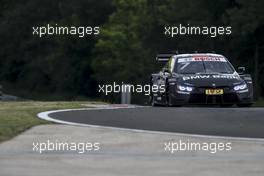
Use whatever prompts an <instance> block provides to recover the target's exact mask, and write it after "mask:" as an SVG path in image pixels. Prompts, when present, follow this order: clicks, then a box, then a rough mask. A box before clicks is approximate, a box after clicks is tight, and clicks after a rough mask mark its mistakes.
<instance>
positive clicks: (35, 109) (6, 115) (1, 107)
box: [0, 101, 91, 142]
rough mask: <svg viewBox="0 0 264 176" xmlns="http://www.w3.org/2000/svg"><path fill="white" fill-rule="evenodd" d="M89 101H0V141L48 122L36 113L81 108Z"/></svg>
mask: <svg viewBox="0 0 264 176" xmlns="http://www.w3.org/2000/svg"><path fill="white" fill-rule="evenodd" d="M86 103H91V102H37V101H25V102H0V142H2V141H5V140H8V139H10V138H12V137H14V136H16V135H17V134H19V133H21V132H23V131H25V130H27V129H29V128H31V127H33V126H35V125H40V124H48V123H49V122H47V121H44V120H40V119H38V118H37V117H36V114H37V113H39V112H43V111H48V110H56V109H67V108H81V107H84V106H83V105H82V104H86Z"/></svg>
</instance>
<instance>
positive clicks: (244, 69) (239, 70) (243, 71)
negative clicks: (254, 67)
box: [237, 67, 246, 75]
mask: <svg viewBox="0 0 264 176" xmlns="http://www.w3.org/2000/svg"><path fill="white" fill-rule="evenodd" d="M237 71H238V74H240V75H243V74H244V73H245V71H246V68H245V67H238V69H237Z"/></svg>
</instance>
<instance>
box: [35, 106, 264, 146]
mask: <svg viewBox="0 0 264 176" xmlns="http://www.w3.org/2000/svg"><path fill="white" fill-rule="evenodd" d="M89 106H90V105H89ZM92 106H93V108H79V109H63V110H53V111H46V112H41V113H38V114H37V117H38V118H40V119H43V120H47V121H50V122H55V123H60V124H66V125H73V126H82V127H92V128H102V129H112V130H120V131H128V132H138V133H151V134H159V135H176V136H185V137H199V138H213V139H223V140H244V141H254V142H264V139H263V138H246V137H229V136H213V135H201V134H188V133H174V132H163V131H152V130H140V129H130V128H121V127H110V126H103V125H89V124H84V123H76V122H68V121H64V120H58V119H54V118H52V117H50V116H49V114H52V113H58V112H67V111H83V110H89V111H93V110H108V109H126V108H140V107H144V106H127V107H115V106H111V105H92Z"/></svg>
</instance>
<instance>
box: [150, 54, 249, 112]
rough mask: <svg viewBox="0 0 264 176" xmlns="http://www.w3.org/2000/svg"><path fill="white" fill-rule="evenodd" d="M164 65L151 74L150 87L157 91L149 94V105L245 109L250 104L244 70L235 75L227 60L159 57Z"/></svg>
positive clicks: (204, 56) (198, 56) (199, 56)
mask: <svg viewBox="0 0 264 176" xmlns="http://www.w3.org/2000/svg"><path fill="white" fill-rule="evenodd" d="M156 60H157V61H161V62H166V64H165V66H164V67H163V68H162V70H161V71H160V72H159V73H155V74H152V75H151V79H150V85H152V86H154V85H155V86H157V87H158V89H157V91H155V92H152V93H151V95H150V102H151V105H152V106H155V105H167V106H182V105H186V104H215V105H221V106H233V105H234V104H236V105H237V106H239V107H248V106H251V105H252V104H253V83H252V78H251V76H250V75H249V74H245V67H238V72H237V71H236V70H235V69H234V67H233V66H232V64H231V63H230V62H229V61H228V59H227V58H226V57H224V56H223V55H220V54H214V53H194V54H158V55H157V57H156Z"/></svg>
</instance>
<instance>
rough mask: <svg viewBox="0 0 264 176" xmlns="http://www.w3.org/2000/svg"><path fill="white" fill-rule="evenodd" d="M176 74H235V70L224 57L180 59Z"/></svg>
mask: <svg viewBox="0 0 264 176" xmlns="http://www.w3.org/2000/svg"><path fill="white" fill-rule="evenodd" d="M174 72H176V73H180V74H199V73H209V74H210V73H229V74H230V73H233V72H234V69H233V68H232V66H231V65H230V63H229V62H227V60H226V59H225V58H224V57H219V56H218V57H208V56H206V57H185V58H178V59H177V63H176V64H175V68H174Z"/></svg>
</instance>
